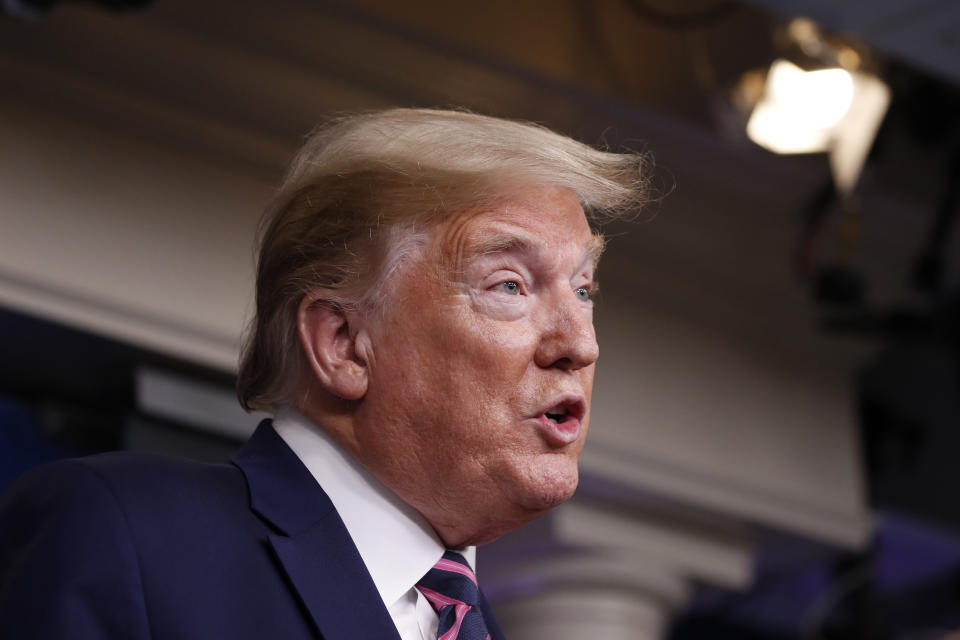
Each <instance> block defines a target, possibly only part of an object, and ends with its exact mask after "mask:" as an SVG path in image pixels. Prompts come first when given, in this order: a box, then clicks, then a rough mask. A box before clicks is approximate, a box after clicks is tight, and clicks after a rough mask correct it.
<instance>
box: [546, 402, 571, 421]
mask: <svg viewBox="0 0 960 640" xmlns="http://www.w3.org/2000/svg"><path fill="white" fill-rule="evenodd" d="M544 415H545V416H547V420H550V421H551V422H555V423H557V424H562V423H564V422H566V421H567V420H568V419H569V418H570V410H569V409H567V408H566V407H565V406H563V405H557V406H555V407H553V408H551V409H547V411H546V412H545V413H544Z"/></svg>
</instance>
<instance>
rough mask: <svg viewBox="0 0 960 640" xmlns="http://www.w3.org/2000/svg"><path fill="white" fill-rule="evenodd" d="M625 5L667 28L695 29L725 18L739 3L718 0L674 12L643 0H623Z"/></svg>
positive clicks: (647, 19) (648, 19)
mask: <svg viewBox="0 0 960 640" xmlns="http://www.w3.org/2000/svg"><path fill="white" fill-rule="evenodd" d="M624 2H625V3H626V5H627V6H628V7H629V8H630V10H631V11H633V12H634V13H635V14H637V16H638V17H640V18H641V19H643V20H646V21H648V22H651V23H653V24H655V25H657V26H658V27H665V28H667V29H696V28H699V27H709V26H712V25H714V24H716V23H717V22H720V21H721V20H724V19H726V18H727V17H729V16H730V15H732V14H733V13H734V12H735V11H736V10H737V9H739V8H740V5H739V3H737V2H732V1H731V0H718V2H715V3H714V4H712V5H710V6H708V7H704V8H703V9H696V10H694V11H687V12H684V13H674V12H672V11H664V10H663V9H658V8H657V7H653V6H651V5H650V4H648V3H647V2H646V1H645V0H624Z"/></svg>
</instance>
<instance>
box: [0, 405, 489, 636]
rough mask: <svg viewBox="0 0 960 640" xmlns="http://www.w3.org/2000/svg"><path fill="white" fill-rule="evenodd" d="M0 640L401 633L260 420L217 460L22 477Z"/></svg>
mask: <svg viewBox="0 0 960 640" xmlns="http://www.w3.org/2000/svg"><path fill="white" fill-rule="evenodd" d="M482 607H483V612H484V617H485V618H486V619H487V623H488V626H489V628H490V632H491V635H492V637H493V638H494V639H495V640H496V639H501V640H502V637H503V636H502V633H501V632H500V630H499V628H498V627H497V624H496V622H495V621H494V620H493V616H492V615H491V613H490V607H489V605H488V603H487V602H486V600H484V601H483V602H482ZM0 638H4V639H5V640H6V639H10V640H14V639H19V638H24V639H26V638H37V639H41V638H42V639H44V640H55V639H59V638H70V639H75V640H94V639H108V638H109V639H111V640H113V639H119V638H124V639H130V640H141V639H146V638H153V639H154V640H167V639H169V640H174V639H175V640H191V639H194V638H196V639H201V638H202V639H203V640H211V639H215V638H230V639H234V638H236V639H243V638H249V639H250V640H266V639H267V638H282V639H284V640H298V639H301V638H313V639H316V638H324V639H325V640H358V639H361V640H362V639H367V638H370V639H381V638H384V639H390V640H397V639H398V638H399V636H398V634H397V631H396V628H395V627H394V625H393V622H392V621H391V619H390V616H389V614H388V613H387V610H386V608H385V607H384V605H383V601H382V600H381V599H380V596H379V594H378V593H377V590H376V587H375V586H374V584H373V581H372V579H371V578H370V575H369V573H368V572H367V570H366V567H365V566H364V564H363V561H362V560H361V558H360V555H359V553H358V551H357V549H356V547H355V546H354V544H353V541H352V540H351V539H350V536H349V535H348V533H347V530H346V528H345V527H344V525H343V521H342V520H341V519H340V516H339V515H338V514H337V512H336V510H335V509H334V506H333V503H332V502H330V499H329V498H328V497H327V495H326V494H325V493H324V492H323V491H322V490H321V489H320V488H319V486H318V485H317V483H316V481H315V480H314V479H313V476H311V475H310V473H309V471H307V469H306V467H304V466H303V464H302V463H301V462H300V460H299V459H298V458H297V457H296V455H294V453H293V452H292V451H291V450H290V449H289V448H288V447H287V445H286V443H284V442H283V440H282V439H281V438H280V437H279V436H278V435H277V434H276V432H275V431H274V430H273V428H272V427H271V426H270V425H269V424H268V423H266V422H265V423H263V424H261V425H260V427H259V428H258V429H257V431H256V433H255V434H254V435H253V437H252V438H251V439H250V441H249V442H247V444H246V445H245V446H244V447H243V449H241V451H240V452H239V453H238V454H237V456H236V457H235V458H234V459H233V460H232V461H231V462H230V463H229V464H221V465H209V464H201V463H197V462H189V461H185V460H177V459H171V458H164V457H160V456H154V455H144V454H129V453H118V454H105V455H100V456H93V457H90V458H81V459H76V460H67V461H63V462H58V463H54V464H52V465H48V466H46V467H41V468H38V469H36V470H34V471H31V472H29V473H27V474H26V475H25V476H24V477H23V478H21V479H20V480H19V481H18V482H17V483H15V484H14V485H13V487H12V488H11V489H10V491H8V492H7V493H6V494H5V496H4V498H3V500H2V501H0Z"/></svg>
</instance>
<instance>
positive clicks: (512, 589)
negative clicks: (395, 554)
mask: <svg viewBox="0 0 960 640" xmlns="http://www.w3.org/2000/svg"><path fill="white" fill-rule="evenodd" d="M752 553H753V547H752V545H751V543H750V540H749V537H748V536H746V535H737V534H736V533H733V532H731V530H730V529H729V528H728V527H726V526H717V527H715V528H713V529H711V527H709V526H703V523H702V522H697V523H695V522H694V521H693V520H687V521H683V520H682V519H675V518H669V517H664V513H662V512H653V511H645V510H642V509H638V508H633V507H625V506H622V505H621V506H615V505H613V504H609V503H608V504H603V503H601V502H599V501H597V500H588V499H583V498H578V499H574V500H573V501H571V502H570V503H569V504H567V505H564V506H563V507H561V508H560V509H558V510H557V511H555V512H554V513H552V514H551V515H550V516H548V517H546V518H545V519H543V520H542V521H539V522H537V523H534V524H532V525H530V526H529V527H527V528H525V529H522V530H520V531H518V532H516V533H515V534H511V535H509V536H506V537H505V538H503V539H502V540H500V541H498V542H496V543H494V544H493V545H491V546H490V547H489V548H487V549H485V550H484V552H483V555H482V557H481V562H480V567H479V571H480V577H481V582H482V583H483V585H484V588H485V589H486V590H487V591H488V592H489V593H490V594H491V598H492V599H493V600H494V608H495V609H496V612H497V616H498V619H499V621H500V623H501V625H502V626H503V628H504V631H505V633H506V634H507V636H508V637H517V638H525V639H530V640H537V639H540V638H544V639H546V638H550V639H551V640H566V639H569V640H574V639H577V640H580V639H582V638H586V637H599V638H604V640H607V639H612V640H617V639H619V638H623V639H627V638H630V639H637V638H640V639H650V640H656V639H659V638H663V637H664V633H665V631H666V629H667V626H668V624H669V622H670V620H671V619H672V618H673V617H674V615H676V614H677V613H678V612H679V611H681V610H682V609H683V607H684V606H685V605H686V604H687V602H688V600H689V597H690V595H691V592H692V587H693V585H694V584H695V583H710V584H715V585H719V586H724V587H729V588H735V589H740V588H745V587H746V586H748V585H749V583H750V581H751V578H752V574H751V567H752V562H751V561H752Z"/></svg>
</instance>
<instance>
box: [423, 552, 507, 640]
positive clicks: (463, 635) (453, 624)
mask: <svg viewBox="0 0 960 640" xmlns="http://www.w3.org/2000/svg"><path fill="white" fill-rule="evenodd" d="M417 589H419V590H420V593H422V594H423V595H424V597H426V599H427V600H428V601H429V602H430V606H432V607H433V609H434V611H436V612H437V616H439V618H440V626H439V627H438V628H437V640H490V634H489V633H487V625H486V623H485V622H484V621H483V612H482V611H480V607H479V605H478V603H479V602H480V589H479V587H477V577H476V576H475V575H473V570H471V569H470V565H469V564H467V561H466V560H465V559H464V557H463V556H462V555H460V554H459V553H457V552H455V551H447V552H446V553H444V554H443V557H442V558H440V559H439V560H438V561H437V564H435V565H433V569H430V571H428V572H427V575H425V576H423V578H421V579H420V582H418V583H417Z"/></svg>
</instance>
